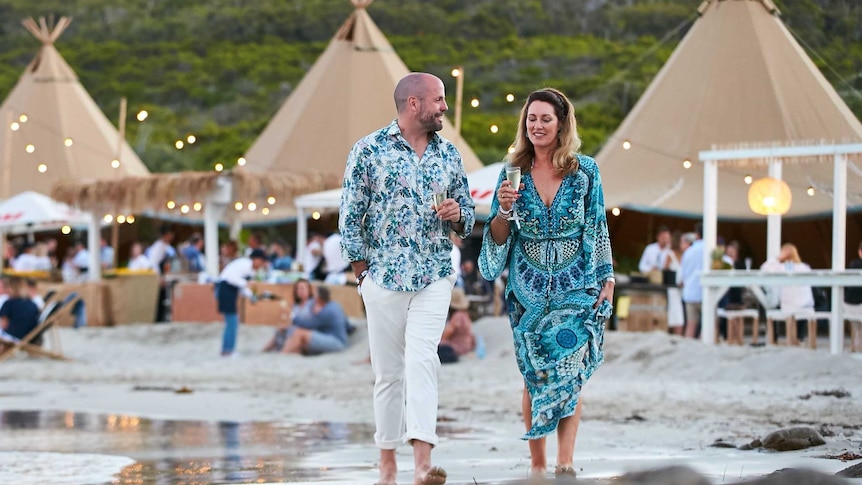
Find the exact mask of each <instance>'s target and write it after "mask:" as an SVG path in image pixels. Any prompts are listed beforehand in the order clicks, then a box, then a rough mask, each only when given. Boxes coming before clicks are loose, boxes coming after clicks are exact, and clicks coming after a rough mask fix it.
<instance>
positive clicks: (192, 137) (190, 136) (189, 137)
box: [186, 135, 198, 145]
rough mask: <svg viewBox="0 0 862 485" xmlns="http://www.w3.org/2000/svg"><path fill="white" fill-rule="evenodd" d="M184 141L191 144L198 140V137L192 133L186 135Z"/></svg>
mask: <svg viewBox="0 0 862 485" xmlns="http://www.w3.org/2000/svg"><path fill="white" fill-rule="evenodd" d="M186 141H187V142H189V145H191V144H193V143H194V142H196V141H198V138H197V137H196V136H194V135H189V136H187V137H186Z"/></svg>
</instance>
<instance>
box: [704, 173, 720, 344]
mask: <svg viewBox="0 0 862 485" xmlns="http://www.w3.org/2000/svg"><path fill="white" fill-rule="evenodd" d="M702 230H703V234H702V235H701V236H702V237H703V261H702V262H701V264H702V270H701V271H702V273H701V274H704V273H708V272H709V271H710V270H711V269H712V252H713V251H714V250H715V245H716V239H717V232H718V162H717V161H716V160H707V161H706V162H704V164H703V228H702ZM713 293H714V290H711V289H709V288H707V287H703V289H702V290H701V315H700V324H701V330H700V337H701V340H702V341H703V343H705V344H707V345H714V344H715V304H716V303H717V301H718V297H717V296H715V297H714V296H713Z"/></svg>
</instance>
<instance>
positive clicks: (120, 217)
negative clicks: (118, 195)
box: [117, 214, 126, 224]
mask: <svg viewBox="0 0 862 485" xmlns="http://www.w3.org/2000/svg"><path fill="white" fill-rule="evenodd" d="M125 222H126V216H124V215H122V214H120V215H118V216H117V224H123V223H125Z"/></svg>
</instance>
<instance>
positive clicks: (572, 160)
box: [506, 88, 581, 175]
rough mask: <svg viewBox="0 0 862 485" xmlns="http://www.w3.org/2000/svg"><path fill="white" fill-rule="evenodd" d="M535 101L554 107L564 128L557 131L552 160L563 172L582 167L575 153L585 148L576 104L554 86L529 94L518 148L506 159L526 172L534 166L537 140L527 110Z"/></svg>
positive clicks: (522, 118)
mask: <svg viewBox="0 0 862 485" xmlns="http://www.w3.org/2000/svg"><path fill="white" fill-rule="evenodd" d="M533 101H544V102H546V103H548V104H550V105H551V106H553V107H554V113H556V115H557V119H558V120H559V123H560V126H559V128H560V131H559V133H557V149H556V150H554V153H553V155H552V156H551V163H552V164H553V166H554V168H555V169H557V172H558V173H561V174H563V175H565V174H568V173H572V172H575V171H576V170H577V169H578V158H577V157H576V156H575V154H576V153H577V151H578V149H579V148H581V139H580V137H578V125H577V122H576V121H575V107H574V106H573V105H572V103H571V101H569V98H567V97H566V95H565V94H563V93H561V92H560V91H558V90H556V89H554V88H544V89H540V90H538V91H533V92H532V93H530V95H529V96H527V101H526V102H525V103H524V107H523V108H522V109H521V118H520V120H519V121H518V134H517V135H515V143H514V151H512V153H510V154H509V155H508V156H507V157H506V159H507V161H508V162H509V163H510V164H511V165H513V166H516V167H520V169H521V172H523V173H526V172H528V171H529V170H530V168H532V166H533V158H534V157H535V150H534V148H533V142H531V141H530V138H529V137H528V136H527V110H528V109H529V108H530V105H531V104H532V103H533Z"/></svg>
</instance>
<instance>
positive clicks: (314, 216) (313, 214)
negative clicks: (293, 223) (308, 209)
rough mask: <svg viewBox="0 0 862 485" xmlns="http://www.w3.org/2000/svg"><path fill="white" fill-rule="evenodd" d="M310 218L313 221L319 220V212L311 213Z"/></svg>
mask: <svg viewBox="0 0 862 485" xmlns="http://www.w3.org/2000/svg"><path fill="white" fill-rule="evenodd" d="M311 218H312V219H314V220H315V221H316V220H318V219H320V212H317V211H314V212H312V213H311Z"/></svg>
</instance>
